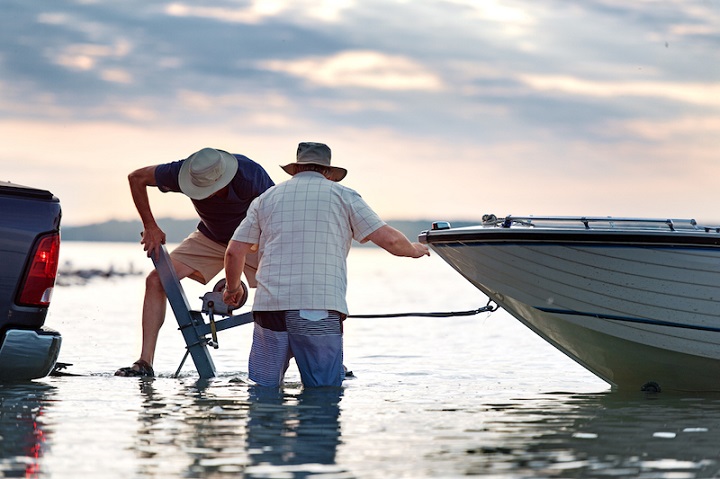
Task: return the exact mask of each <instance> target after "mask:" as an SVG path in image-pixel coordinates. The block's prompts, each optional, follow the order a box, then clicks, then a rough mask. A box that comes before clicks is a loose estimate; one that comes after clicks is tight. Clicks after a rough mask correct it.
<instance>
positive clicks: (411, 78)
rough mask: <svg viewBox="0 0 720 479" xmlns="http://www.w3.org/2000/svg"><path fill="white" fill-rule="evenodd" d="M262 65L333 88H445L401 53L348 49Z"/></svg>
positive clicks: (261, 66) (427, 89)
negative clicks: (319, 55) (336, 52)
mask: <svg viewBox="0 0 720 479" xmlns="http://www.w3.org/2000/svg"><path fill="white" fill-rule="evenodd" d="M259 67H260V68H264V69H267V70H270V71H275V72H282V73H287V74H289V75H293V76H296V77H300V78H303V79H305V80H306V81H308V82H310V83H314V84H316V85H320V86H325V87H331V88H347V87H354V88H370V89H376V90H396V91H400V90H421V91H437V90H441V89H442V88H443V84H442V81H441V79H440V78H439V77H438V76H436V75H435V74H434V73H432V72H431V71H429V70H428V69H426V68H425V67H423V66H422V65H420V64H419V63H417V62H415V61H413V60H410V59H409V58H406V57H403V56H399V55H388V54H384V53H380V52H375V51H369V50H356V51H345V52H341V53H338V54H336V55H333V56H330V57H311V58H301V59H298V60H288V61H285V60H269V61H264V62H260V63H259Z"/></svg>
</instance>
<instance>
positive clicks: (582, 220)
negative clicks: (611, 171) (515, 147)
mask: <svg viewBox="0 0 720 479" xmlns="http://www.w3.org/2000/svg"><path fill="white" fill-rule="evenodd" d="M573 223H574V224H576V225H577V227H581V225H582V227H584V228H585V229H587V230H589V229H593V227H597V228H600V229H608V228H615V227H619V228H643V229H645V228H668V229H670V230H671V231H677V230H678V229H680V230H693V231H705V232H706V233H720V226H704V225H699V224H698V223H697V221H695V220H694V219H675V218H668V219H662V218H629V217H612V216H506V217H504V218H497V217H496V216H495V215H484V216H483V225H486V226H491V225H495V226H499V227H502V228H510V227H511V226H513V225H516V226H527V227H535V226H551V225H554V224H555V225H562V226H572V225H573Z"/></svg>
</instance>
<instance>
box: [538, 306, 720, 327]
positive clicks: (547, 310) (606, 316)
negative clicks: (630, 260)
mask: <svg viewBox="0 0 720 479" xmlns="http://www.w3.org/2000/svg"><path fill="white" fill-rule="evenodd" d="M535 309H537V310H539V311H542V312H544V313H549V314H564V315H568V316H586V317H590V318H598V319H608V320H611V321H623V322H627V323H641V324H650V325H653V326H666V327H669V328H682V329H695V330H698V331H711V332H715V333H720V328H716V327H713V326H702V325H699V324H682V323H674V322H672V321H659V320H656V319H647V318H633V317H630V316H615V315H612V314H599V313H588V312H582V311H571V310H569V309H555V308H537V307H536V308H535Z"/></svg>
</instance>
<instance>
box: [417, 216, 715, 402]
mask: <svg viewBox="0 0 720 479" xmlns="http://www.w3.org/2000/svg"><path fill="white" fill-rule="evenodd" d="M419 240H420V241H421V242H422V243H425V244H427V245H428V246H429V247H430V248H431V249H432V250H433V251H434V252H435V253H436V254H437V255H438V256H440V257H441V258H442V259H443V260H445V261H446V262H447V263H448V264H450V265H451V266H452V267H453V268H454V269H455V270H456V271H457V272H458V273H460V274H461V275H462V276H464V277H465V278H466V279H467V280H468V281H470V283H472V284H473V285H475V286H476V287H477V288H478V289H479V290H480V291H482V292H483V293H484V294H486V295H487V296H488V297H489V298H490V300H491V301H494V302H495V303H497V305H498V306H500V307H502V308H503V309H505V310H506V311H508V312H509V313H510V314H511V315H512V316H514V317H515V318H516V319H517V320H519V321H520V322H521V323H522V324H524V325H525V326H527V327H528V328H530V329H531V330H532V331H534V332H535V333H537V334H538V335H539V336H541V337H542V338H543V339H545V340H546V341H547V342H549V343H550V344H552V345H553V346H555V347H556V348H557V349H559V350H560V351H562V352H563V353H565V354H566V355H567V356H569V357H570V358H572V359H573V360H575V361H576V362H578V363H579V364H580V365H582V366H583V367H585V368H586V369H587V370H589V371H590V372H592V373H594V374H595V375H596V376H598V377H599V378H601V379H602V380H604V381H606V382H607V383H608V384H609V385H610V386H611V388H612V389H622V390H633V389H634V390H636V391H638V390H644V391H720V227H717V226H702V225H700V224H698V222H697V221H695V220H693V219H654V218H615V217H570V216H545V217H538V216H524V217H523V216H506V217H504V218H502V217H501V218H498V217H496V216H495V215H485V216H483V221H482V223H480V224H478V225H476V226H465V227H460V228H453V227H452V226H451V225H450V223H448V222H444V221H438V222H435V223H433V224H432V227H431V229H430V230H428V231H423V232H422V233H421V234H420V236H419Z"/></svg>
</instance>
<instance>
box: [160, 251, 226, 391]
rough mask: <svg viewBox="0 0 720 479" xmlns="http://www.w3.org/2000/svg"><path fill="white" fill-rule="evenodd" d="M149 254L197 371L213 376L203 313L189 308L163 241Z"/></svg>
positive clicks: (213, 370) (203, 375) (213, 365)
mask: <svg viewBox="0 0 720 479" xmlns="http://www.w3.org/2000/svg"><path fill="white" fill-rule="evenodd" d="M151 258H152V260H153V263H154V264H155V269H156V270H157V272H158V275H159V276H160V282H161V283H162V286H163V288H164V289H165V294H166V295H167V299H168V302H169V303H170V307H171V308H172V311H173V313H174V314H175V318H176V319H177V322H178V326H179V329H180V331H181V332H182V335H183V339H184V340H185V343H186V344H187V350H188V353H189V354H190V356H191V357H192V360H193V362H194V363H195V368H196V369H197V371H198V374H199V375H200V377H201V378H203V379H205V378H213V377H215V376H216V373H215V364H214V363H213V360H212V356H210V351H209V350H208V347H207V341H206V340H205V337H204V335H203V334H201V331H202V330H203V329H204V328H203V326H206V325H205V322H204V321H203V317H202V314H200V312H198V311H193V310H191V309H190V304H189V303H188V300H187V297H186V296H185V291H184V290H183V289H182V286H181V285H180V280H179V279H178V276H177V273H176V272H175V268H174V267H173V264H172V261H171V260H170V255H169V254H168V252H167V249H166V248H165V245H161V248H160V253H159V254H152V255H151Z"/></svg>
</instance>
